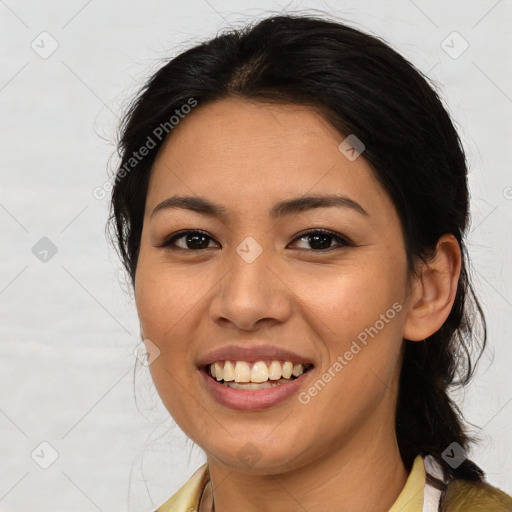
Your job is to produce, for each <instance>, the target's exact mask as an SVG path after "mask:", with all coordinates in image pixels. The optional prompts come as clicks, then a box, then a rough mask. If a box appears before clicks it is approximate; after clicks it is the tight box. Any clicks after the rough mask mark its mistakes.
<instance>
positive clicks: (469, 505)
mask: <svg viewBox="0 0 512 512" xmlns="http://www.w3.org/2000/svg"><path fill="white" fill-rule="evenodd" d="M441 512H512V498H511V497H510V496H508V494H505V493H504V492H503V491H500V490H499V489H498V488H496V487H493V486H492V485H490V484H488V483H485V482H470V481H468V480H452V481H451V482H450V483H449V484H448V486H447V488H446V491H445V496H444V499H443V502H442V505H441Z"/></svg>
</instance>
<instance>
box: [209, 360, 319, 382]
mask: <svg viewBox="0 0 512 512" xmlns="http://www.w3.org/2000/svg"><path fill="white" fill-rule="evenodd" d="M308 366H309V365H307V364H306V367H308ZM304 370H305V367H304V365H303V364H296V365H294V364H293V363H291V362H290V361H285V362H283V363H281V361H266V362H265V361H257V362H255V363H248V362H246V361H224V362H223V361H216V362H215V363H213V364H211V365H210V373H211V375H212V377H214V378H215V379H217V380H224V381H225V382H231V381H233V380H234V381H235V382H266V381H267V380H269V379H270V380H279V379H281V378H283V379H289V378H290V377H291V376H292V375H293V376H294V377H298V376H299V375H302V374H303V373H304Z"/></svg>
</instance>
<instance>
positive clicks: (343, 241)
mask: <svg viewBox="0 0 512 512" xmlns="http://www.w3.org/2000/svg"><path fill="white" fill-rule="evenodd" d="M189 234H200V235H204V236H205V237H207V238H209V239H210V240H214V238H213V237H212V236H210V235H209V234H208V233H207V232H206V231H202V230H201V229H190V230H184V231H179V232H178V233H174V234H173V235H171V236H170V237H168V238H166V239H165V240H164V241H163V242H162V243H161V244H159V245H157V247H159V248H164V249H166V250H169V251H185V252H200V251H205V250H207V249H211V247H207V248H205V249H184V248H183V247H176V246H175V245H174V243H175V242H176V241H177V240H179V239H180V238H183V237H184V236H186V235H189ZM316 234H321V235H326V236H330V237H332V239H333V241H336V242H338V244H339V245H338V246H334V247H329V248H327V249H299V250H300V251H305V252H309V253H312V252H315V253H326V252H331V251H333V250H336V249H341V248H343V247H351V246H354V244H353V243H352V242H351V241H350V240H349V239H348V238H347V237H344V236H342V235H340V234H339V233H336V232H334V231H329V230H328V229H312V230H309V231H306V232H303V233H300V234H299V235H297V236H296V237H295V238H294V239H293V240H292V243H293V242H296V241H297V240H301V239H303V238H307V237H308V236H312V235H316Z"/></svg>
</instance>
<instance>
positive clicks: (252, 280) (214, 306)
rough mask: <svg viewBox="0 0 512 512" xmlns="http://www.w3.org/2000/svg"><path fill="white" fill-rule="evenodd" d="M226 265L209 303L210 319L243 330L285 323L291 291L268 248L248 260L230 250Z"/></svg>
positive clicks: (288, 314)
mask: <svg viewBox="0 0 512 512" xmlns="http://www.w3.org/2000/svg"><path fill="white" fill-rule="evenodd" d="M229 265H230V267H229V271H228V272H227V274H226V275H225V277H224V278H223V279H222V280H221V283H220V293H217V294H216V295H215V296H214V297H213V299H212V302H211V305H210V316H211V318H212V320H213V321H214V322H217V323H220V324H224V325H223V326H224V327H226V326H227V325H228V324H229V325H232V326H233V327H236V328H238V329H240V330H244V331H252V330H255V329H259V328H262V327H270V326H271V325H274V324H279V323H283V322H286V320H287V319H288V318H289V317H290V315H291V311H292V296H293V293H292V292H291V290H290V288H289V287H288V286H287V285H286V282H285V278H284V277H283V276H282V274H283V273H282V272H279V269H278V268H277V264H276V262H275V260H274V261H273V260H272V256H271V255H270V254H269V251H263V253H262V254H261V255H260V256H259V257H258V258H257V259H256V260H254V261H252V262H248V261H246V260H244V259H243V258H242V257H240V256H239V254H238V253H236V252H233V254H232V255H231V258H230V261H229Z"/></svg>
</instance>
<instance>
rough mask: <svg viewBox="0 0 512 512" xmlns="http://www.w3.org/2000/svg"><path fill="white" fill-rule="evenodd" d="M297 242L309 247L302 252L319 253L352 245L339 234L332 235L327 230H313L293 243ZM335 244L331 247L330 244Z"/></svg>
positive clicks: (332, 233) (303, 234)
mask: <svg viewBox="0 0 512 512" xmlns="http://www.w3.org/2000/svg"><path fill="white" fill-rule="evenodd" d="M297 240H304V241H305V242H306V243H307V244H309V246H310V247H306V248H304V250H309V251H314V252H320V251H329V250H332V249H336V248H340V247H347V246H351V245H353V244H352V243H351V242H350V241H349V240H348V239H347V238H346V237H344V236H342V235H340V234H339V233H334V232H332V231H328V230H323V229H321V230H318V229H317V230H314V231H309V232H307V233H302V234H301V235H299V236H298V237H297V238H295V240H294V242H295V241H297ZM333 241H334V242H336V244H337V245H334V246H332V245H331V244H332V242H333Z"/></svg>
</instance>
